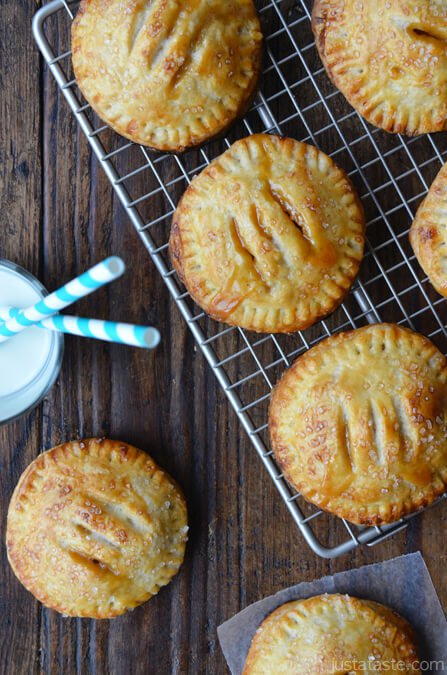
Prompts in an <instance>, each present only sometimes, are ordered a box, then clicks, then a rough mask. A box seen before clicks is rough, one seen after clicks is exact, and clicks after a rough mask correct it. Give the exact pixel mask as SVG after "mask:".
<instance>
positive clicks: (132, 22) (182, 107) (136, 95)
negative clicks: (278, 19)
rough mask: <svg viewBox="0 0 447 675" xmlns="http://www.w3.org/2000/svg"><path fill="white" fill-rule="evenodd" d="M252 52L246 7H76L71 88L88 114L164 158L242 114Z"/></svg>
mask: <svg viewBox="0 0 447 675" xmlns="http://www.w3.org/2000/svg"><path fill="white" fill-rule="evenodd" d="M261 48H262V34H261V29H260V24H259V19H258V17H257V14H256V10H255V8H254V5H253V2H252V0H182V1H181V2H178V0H107V2H105V1H104V0H82V2H81V6H80V9H79V12H78V14H77V16H76V18H75V20H74V22H73V28H72V59H73V67H74V72H75V76H76V80H77V82H78V85H79V87H80V89H81V91H82V92H83V94H84V96H85V97H86V99H87V101H88V102H89V103H90V104H91V106H92V107H93V108H94V110H95V111H96V112H97V114H98V115H99V116H100V117H101V118H102V119H103V120H104V121H105V122H107V124H109V125H110V126H111V127H113V128H114V129H115V131H117V132H118V133H119V134H121V135H122V136H125V137H126V138H130V139H131V140H132V141H135V142H137V143H141V144H143V145H148V146H150V147H152V148H156V149H158V150H167V151H171V152H181V151H182V150H184V149H185V148H187V147H191V146H194V145H198V144H200V143H203V142H204V141H206V140H208V139H209V138H211V137H213V136H216V135H217V134H220V133H221V132H223V131H224V130H225V129H226V128H227V127H228V126H229V125H230V124H231V123H232V122H233V121H234V119H235V118H237V117H238V116H240V115H242V114H243V113H244V112H245V110H246V108H247V106H248V104H249V102H250V101H251V98H252V96H253V94H254V90H255V88H256V84H257V80H258V75H259V71H260V67H261Z"/></svg>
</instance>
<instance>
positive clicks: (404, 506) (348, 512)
mask: <svg viewBox="0 0 447 675" xmlns="http://www.w3.org/2000/svg"><path fill="white" fill-rule="evenodd" d="M373 326H374V327H381V328H385V329H390V328H392V329H396V328H398V329H399V331H402V332H405V333H408V335H411V336H414V335H416V336H417V337H419V338H420V339H421V342H423V343H424V344H425V346H426V347H427V348H429V349H430V350H431V351H432V352H433V353H437V354H441V352H440V351H439V350H438V349H437V347H436V346H435V345H434V344H433V343H432V342H431V340H429V339H428V338H427V337H425V335H422V334H421V333H416V332H415V331H412V330H410V329H409V328H406V327H405V326H397V324H393V323H379V324H373ZM371 327H372V326H371V325H368V326H362V327H361V328H356V329H354V330H350V331H345V332H342V333H337V334H335V335H332V336H330V337H327V338H325V339H324V340H321V341H320V342H319V343H318V344H317V345H315V346H314V347H312V348H311V349H308V350H307V351H306V352H304V354H302V355H301V356H299V357H298V358H297V359H296V360H295V361H294V363H293V364H292V365H291V366H290V367H289V368H288V369H287V370H286V371H285V372H284V373H283V375H282V377H281V378H280V380H279V381H278V382H277V384H276V385H275V387H274V388H273V390H272V393H271V397H270V403H269V410H268V429H269V437H270V444H271V447H272V449H273V453H274V456H275V460H276V462H277V464H278V466H279V467H280V468H281V470H282V471H283V473H284V476H285V478H286V480H287V481H288V482H289V483H290V485H292V486H293V487H294V488H295V489H296V490H297V491H298V492H299V493H300V494H301V496H302V497H303V499H305V500H306V501H307V502H309V503H310V504H313V505H314V506H317V507H318V508H319V509H321V510H322V511H326V512H327V513H330V514H332V515H336V516H338V517H339V518H344V519H345V520H348V521H349V522H351V523H354V524H356V525H369V526H371V525H383V524H388V523H394V522H396V521H398V520H400V518H403V517H404V516H407V515H410V514H413V513H415V512H417V511H420V510H422V509H424V508H426V507H427V506H430V504H432V503H433V502H434V501H435V500H436V499H437V498H438V497H440V496H441V495H442V494H444V493H445V492H446V489H447V466H446V470H445V476H442V477H440V481H439V483H438V484H437V486H434V485H432V486H431V489H429V490H427V491H426V493H425V494H424V496H423V497H421V498H420V499H413V500H411V501H409V500H407V501H406V502H405V503H402V501H400V502H397V501H396V502H390V503H389V504H388V509H387V511H386V512H384V511H382V512H381V513H380V514H379V513H377V510H375V509H373V508H372V506H371V505H370V504H363V505H362V506H363V507H364V508H365V512H364V513H363V512H362V513H359V508H357V507H356V508H352V507H349V506H346V507H339V506H338V505H336V506H335V508H331V504H330V502H328V503H327V504H326V505H322V504H320V503H319V501H318V500H313V499H312V498H310V497H308V496H306V494H305V491H306V482H305V481H303V482H299V481H296V480H294V478H293V477H292V476H291V475H290V472H289V467H288V465H287V463H286V462H284V461H282V459H281V457H279V456H278V453H277V452H276V447H277V445H278V443H277V440H276V436H275V434H276V432H277V428H278V423H277V421H276V416H275V414H274V412H273V409H274V407H275V398H276V396H277V395H278V392H280V391H281V385H282V383H283V382H285V381H286V378H288V377H290V376H291V375H293V371H294V368H295V367H297V364H298V362H300V363H304V362H305V361H306V360H307V359H308V358H312V357H313V355H314V354H315V353H318V352H319V351H322V350H324V349H325V345H326V344H327V342H329V341H330V342H331V343H332V344H333V343H334V342H335V343H338V344H339V343H342V342H345V341H348V340H349V339H350V338H351V337H352V335H354V334H358V333H359V332H360V331H361V332H363V331H368V330H370V329H371ZM444 361H445V364H444V367H445V368H447V361H446V359H445V357H444Z"/></svg>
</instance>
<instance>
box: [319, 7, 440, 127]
mask: <svg viewBox="0 0 447 675" xmlns="http://www.w3.org/2000/svg"><path fill="white" fill-rule="evenodd" d="M312 26H313V31H314V34H315V39H316V44H317V47H318V51H319V53H320V56H321V59H322V61H323V64H324V66H325V68H326V70H327V72H328V75H329V77H330V78H331V80H332V81H333V82H334V84H335V85H336V86H337V87H338V89H340V91H341V92H342V94H344V96H345V97H346V98H347V99H348V101H349V103H350V104H351V105H352V106H353V107H354V108H355V109H356V110H357V111H358V112H359V113H360V114H361V115H363V117H365V118H366V119H367V120H368V121H369V122H371V123H372V124H374V125H375V126H377V127H381V128H382V129H385V130H386V131H390V132H395V133H402V134H407V135H416V134H425V133H430V132H434V131H443V130H444V129H446V128H447V4H446V2H445V0H377V1H375V2H372V1H371V0H362V1H361V2H359V1H358V0H316V1H315V3H314V7H313V13H312Z"/></svg>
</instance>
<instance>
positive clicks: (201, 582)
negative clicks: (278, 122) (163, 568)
mask: <svg viewBox="0 0 447 675" xmlns="http://www.w3.org/2000/svg"><path fill="white" fill-rule="evenodd" d="M289 4H293V3H289ZM35 10H36V4H35V3H34V2H33V1H32V0H14V1H13V0H3V2H2V15H1V19H0V22H1V23H0V31H1V41H0V50H1V64H2V66H1V71H2V72H1V77H2V85H3V86H2V94H1V96H0V106H1V108H0V110H1V113H0V123H1V125H2V133H1V140H0V143H1V145H0V147H1V155H0V177H1V227H0V257H4V258H8V259H10V260H12V261H14V262H17V263H19V264H21V265H22V266H24V267H26V268H27V269H29V270H30V271H32V272H33V273H34V274H36V275H37V276H38V277H39V278H40V279H41V281H42V282H43V283H44V284H45V286H47V287H48V288H50V289H53V288H56V286H57V284H58V283H60V282H61V281H62V280H68V279H70V278H72V277H73V276H74V275H76V274H77V273H80V272H81V271H83V270H84V269H86V268H88V267H89V266H90V265H92V264H94V263H95V262H96V261H98V260H100V259H102V258H104V257H105V256H107V255H111V254H119V255H122V257H123V258H124V259H125V261H126V262H127V264H128V271H127V273H126V274H125V276H124V277H123V278H121V279H120V280H119V281H117V282H115V283H114V284H113V285H111V286H110V287H108V288H107V289H104V290H101V291H100V292H98V293H95V294H94V295H93V296H91V297H90V298H88V299H85V300H83V301H82V302H80V303H79V304H78V305H77V306H76V312H77V313H79V314H82V315H86V316H97V317H100V318H114V319H121V320H124V321H130V322H137V323H138V322H140V323H143V322H148V323H153V324H154V325H156V326H158V327H159V328H160V330H161V332H162V336H163V337H162V343H161V346H160V347H159V348H158V349H157V350H156V352H155V353H153V354H150V353H148V352H145V351H143V350H141V351H140V350H137V349H130V348H124V347H119V346H115V345H107V344H103V343H99V342H95V341H87V340H82V339H75V338H70V337H68V338H67V339H66V343H65V356H64V361H63V367H62V372H61V374H60V377H59V379H58V381H57V384H56V386H54V387H53V389H52V390H51V391H50V393H49V394H48V395H47V396H46V398H45V400H44V402H43V403H42V404H41V405H39V406H38V407H37V408H36V409H35V410H34V411H33V412H32V413H30V414H29V415H28V416H26V417H24V418H22V419H20V420H19V421H17V422H14V423H12V424H9V425H7V426H3V427H0V441H1V455H0V469H1V470H0V499H1V521H0V522H1V530H2V532H1V536H2V551H1V552H2V560H1V568H0V570H1V580H0V672H1V673H14V674H19V673H20V674H21V673H23V674H28V673H41V672H42V673H64V674H67V673H75V672H77V673H98V674H99V673H116V674H120V675H121V674H123V675H124V674H127V673H132V674H133V673H148V674H151V675H152V674H153V675H165V674H166V675H168V674H169V673H176V674H177V673H193V674H198V673H209V674H213V675H214V674H218V673H225V672H226V666H225V663H224V660H223V657H222V654H221V652H220V649H219V645H218V642H217V634H216V627H217V626H218V625H219V623H221V622H222V621H224V620H225V619H227V618H229V617H230V616H232V615H233V614H234V613H235V612H237V611H238V610H240V609H242V608H243V607H245V606H246V605H247V604H249V603H251V602H253V601H256V600H258V599H260V598H262V597H263V596H265V595H268V594H271V593H274V592H275V591H277V590H279V589H281V588H284V587H285V586H288V585H291V584H295V583H297V582H299V581H302V580H311V579H314V578H316V577H319V576H321V575H325V574H330V573H332V572H337V571H340V570H343V569H349V568H352V567H358V566H360V565H363V564H366V563H371V562H376V561H380V560H384V559H387V558H390V557H393V556H396V555H399V554H402V553H405V552H409V551H415V550H421V551H422V553H423V555H424V558H425V560H426V563H427V565H428V567H429V570H430V572H431V574H432V578H433V581H434V584H435V586H436V588H437V590H438V593H439V596H440V599H441V602H442V603H443V604H444V606H446V605H447V590H446V584H445V569H446V547H445V536H444V533H445V529H446V525H447V507H446V506H445V505H441V506H440V507H437V508H435V509H432V510H429V511H427V512H426V513H424V514H423V515H422V516H420V517H418V518H416V519H415V520H413V521H412V522H411V524H410V525H409V527H408V529H407V530H406V531H405V532H404V533H401V534H399V535H397V536H395V537H393V538H391V539H389V540H388V541H385V542H384V543H381V544H380V545H378V546H376V547H373V548H368V547H362V548H359V549H357V550H356V551H354V552H352V553H351V554H349V555H345V556H343V557H341V558H339V559H336V560H333V561H328V560H323V559H321V558H318V557H316V556H315V555H314V554H313V553H312V552H311V550H310V549H309V548H308V546H307V545H306V544H305V542H304V540H303V539H302V537H301V536H300V534H299V532H298V531H297V529H296V528H295V527H294V525H293V522H292V520H291V518H290V515H289V514H288V512H287V510H286V508H285V506H284V504H283V503H282V501H281V499H280V497H279V495H278V494H277V491H276V489H275V487H274V485H273V484H272V481H271V480H270V478H269V477H268V475H267V473H266V472H265V471H264V470H263V468H262V466H261V463H260V460H259V458H258V457H257V455H256V453H255V451H254V449H253V447H252V446H251V444H250V442H249V440H248V438H247V437H246V435H245V434H244V433H243V431H242V429H241V427H240V425H239V423H238V421H237V419H236V416H235V414H234V413H233V411H232V410H231V409H230V407H229V405H228V403H227V401H226V399H225V397H224V395H223V394H222V392H221V391H220V389H219V388H218V385H217V382H216V380H215V378H214V375H213V374H212V372H211V370H210V368H209V367H208V366H207V364H206V363H205V360H204V358H203V356H202V355H201V354H200V352H199V351H197V350H196V348H195V347H194V343H193V339H192V337H191V335H190V333H189V330H188V329H187V328H186V327H185V324H184V322H183V321H182V320H181V318H180V314H179V312H178V310H177V308H176V307H175V306H174V304H173V302H172V301H171V300H170V298H169V297H168V291H167V290H166V288H165V286H164V284H163V282H162V280H161V278H160V277H159V275H158V274H157V273H156V271H155V268H154V266H153V265H152V263H151V261H150V259H149V256H148V255H147V253H146V251H145V250H144V247H143V246H142V244H141V242H140V241H139V238H138V236H137V234H136V233H135V231H134V230H133V228H132V226H131V224H130V223H129V221H128V219H127V217H126V214H125V213H124V212H123V209H122V208H121V207H120V205H119V204H118V202H117V200H116V198H115V197H114V196H113V193H112V189H111V187H110V184H109V183H108V181H107V180H106V177H105V175H104V173H103V172H102V170H101V168H100V167H99V165H98V162H97V161H96V160H95V159H94V158H92V156H91V153H90V152H89V149H88V145H87V143H86V141H85V139H84V137H83V136H82V134H81V132H80V131H79V129H78V128H77V126H76V123H75V121H74V119H73V116H72V115H71V113H70V112H69V109H68V106H67V105H66V103H65V101H64V100H63V99H62V97H61V95H60V93H59V92H58V91H57V88H56V86H55V84H54V81H53V78H52V76H51V75H50V74H49V72H48V70H47V69H46V68H45V67H44V66H43V63H42V60H41V58H40V56H39V53H38V50H37V48H36V47H35V45H34V43H33V40H32V35H31V19H32V16H33V13H34V12H35ZM265 20H268V19H265ZM51 31H52V38H53V40H54V41H55V42H57V41H58V40H59V32H60V33H61V34H62V28H61V27H59V26H58V25H57V22H56V24H55V25H52V28H51ZM270 47H271V48H274V45H273V46H272V45H270ZM280 48H281V45H279V47H278V49H280ZM295 79H296V78H295ZM265 86H266V87H267V86H268V81H267V79H266V81H265ZM278 106H280V102H278ZM278 110H280V107H278ZM320 114H321V118H320V117H319V115H320ZM286 115H287V112H286V113H285V116H286ZM309 123H310V124H312V125H313V128H315V129H317V128H319V127H320V126H322V125H324V124H325V123H326V120H325V119H324V117H323V113H322V112H321V113H320V111H319V110H318V109H316V110H315V111H314V112H313V113H312V115H311V116H309ZM281 130H282V131H283V132H284V133H289V134H292V133H293V128H292V127H290V126H287V125H284V127H283V128H282V129H281ZM295 135H296V137H298V138H300V135H301V136H303V134H302V132H301V131H300V130H296V133H295ZM324 149H326V148H324ZM365 153H366V151H365ZM356 155H357V157H359V158H362V150H361V149H358V148H357V150H356ZM429 156H430V154H429V152H428V150H427V154H426V157H425V158H426V159H427V158H428V157H429ZM365 159H367V156H366V154H365ZM423 160H424V155H423V152H422V150H421V162H423ZM379 170H380V171H382V172H383V167H382V168H379ZM411 180H413V179H412V178H411V177H410V179H409V180H408V181H407V183H406V184H405V189H406V190H408V191H410V192H411V191H412V190H413V191H415V190H417V189H418V188H417V186H416V184H414V185H413V184H412V183H411ZM419 191H420V188H419ZM149 215H150V216H151V217H152V218H155V217H157V215H158V214H157V213H156V212H152V213H151V214H149ZM376 232H377V230H376ZM435 297H437V296H435ZM399 318H400V317H399ZM427 321H428V319H427ZM418 328H419V329H420V330H423V329H424V319H423V318H422V319H421V320H420V322H419V324H418ZM429 330H432V328H431V324H430V327H429V326H428V324H427V332H429ZM0 377H1V373H0ZM252 393H253V392H252ZM92 435H104V436H110V437H112V438H118V439H122V440H124V441H128V442H129V443H133V444H134V445H136V446H139V447H141V448H142V449H144V450H146V451H148V452H149V453H150V454H151V455H152V456H153V457H154V458H155V460H156V461H157V462H158V463H159V464H161V465H162V466H163V467H165V468H166V469H167V470H168V471H169V472H170V473H172V475H173V476H174V477H176V479H177V480H178V481H179V483H180V484H181V485H182V487H183V489H184V491H185V493H186V496H187V500H188V504H189V512H190V525H191V536H190V541H189V544H188V549H187V555H186V560H185V564H184V566H183V568H182V569H181V571H180V573H179V574H178V576H177V577H176V578H175V579H174V581H173V582H172V583H171V584H170V585H169V586H168V587H166V588H164V589H163V590H161V592H160V593H159V594H158V595H157V596H156V597H155V598H153V599H151V600H150V601H149V602H148V603H146V604H145V605H143V606H142V607H139V608H137V609H136V610H135V611H133V612H131V613H128V614H127V615H125V616H123V617H121V618H118V619H115V620H113V621H97V622H95V621H90V620H76V619H70V618H63V617H61V616H59V615H58V614H56V613H55V612H51V611H47V610H46V609H44V608H43V607H42V606H41V605H40V604H39V603H38V602H37V601H35V600H34V599H33V597H32V596H31V595H30V594H28V593H27V592H26V591H25V590H24V589H23V588H22V587H21V585H20V584H19V583H18V581H17V580H16V579H15V577H14V575H13V574H12V572H11V570H10V568H9V566H8V563H7V559H6V552H5V546H4V529H5V521H6V512H7V507H8V502H9V498H10V496H11V493H12V490H13V488H14V486H15V484H16V482H17V480H18V478H19V476H20V474H21V473H22V471H23V470H24V469H25V467H26V466H27V464H28V463H29V462H30V461H31V460H32V459H33V458H34V457H35V456H36V455H37V454H38V453H39V452H41V451H42V450H45V449H48V448H50V447H52V446H54V445H56V444H58V443H60V442H63V441H65V440H69V439H72V438H80V437H83V436H92ZM324 522H325V525H324V527H325V528H326V530H327V532H326V533H325V534H326V535H327V537H328V540H329V541H330V540H331V537H332V534H333V532H332V531H333V529H334V531H335V528H336V525H335V524H334V519H328V520H327V521H326V520H325V521H324ZM334 537H335V535H334Z"/></svg>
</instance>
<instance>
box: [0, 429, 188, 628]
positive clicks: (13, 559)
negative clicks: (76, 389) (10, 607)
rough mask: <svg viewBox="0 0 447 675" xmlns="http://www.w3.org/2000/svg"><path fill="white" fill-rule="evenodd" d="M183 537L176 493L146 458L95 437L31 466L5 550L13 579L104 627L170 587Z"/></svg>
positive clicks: (12, 511) (14, 501)
mask: <svg viewBox="0 0 447 675" xmlns="http://www.w3.org/2000/svg"><path fill="white" fill-rule="evenodd" d="M187 530H188V527H187V513H186V505H185V500H184V498H183V495H182V493H181V491H180V489H179V487H178V486H177V484H176V483H175V482H174V481H173V480H172V479H171V478H170V477H169V476H168V475H167V474H166V473H165V472H164V471H163V470H162V469H160V468H159V467H158V466H157V465H156V464H155V463H154V462H153V460H152V459H151V458H150V457H149V455H147V454H146V453H144V452H142V451H141V450H138V449H137V448H134V447H132V446H131V445H128V444H127V443H121V442H119V441H110V440H104V439H95V438H91V439H86V440H84V441H72V442H70V443H64V444H63V445H59V446H57V447H56V448H53V449H52V450H49V451H48V452H44V453H42V454H41V455H39V456H38V457H37V458H36V459H35V460H34V461H33V462H32V463H31V464H30V465H29V466H28V468H27V469H26V470H25V471H24V473H23V474H22V476H21V478H20V480H19V482H18V484H17V487H16V489H15V491H14V494H13V496H12V498H11V502H10V505H9V511H8V523H7V534H6V543H7V551H8V558H9V562H10V564H11V566H12V568H13V570H14V572H15V574H16V576H17V577H18V579H19V580H20V581H21V582H22V584H23V585H24V586H25V587H26V588H27V589H28V590H29V591H30V592H31V593H33V595H34V596H35V597H36V598H37V599H38V600H40V601H41V602H42V603H43V604H44V605H46V606H47V607H50V608H52V609H55V610H57V611H58V612H61V613H62V614H66V615H69V616H79V617H91V618H95V619H103V618H111V617H114V616H117V615H118V614H122V613H123V612H125V611H126V610H128V609H131V608H133V607H136V606H137V605H139V604H141V603H142V602H144V601H145V600H147V599H148V598H150V597H151V596H152V595H155V594H156V593H157V592H158V590H159V589H160V587H161V586H164V585H165V584H167V583H168V582H169V581H170V580H171V578H172V577H173V576H174V575H175V574H176V573H177V571H178V569H179V567H180V565H181V563H182V561H183V557H184V551H185V544H186V538H187V536H186V533H187Z"/></svg>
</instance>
